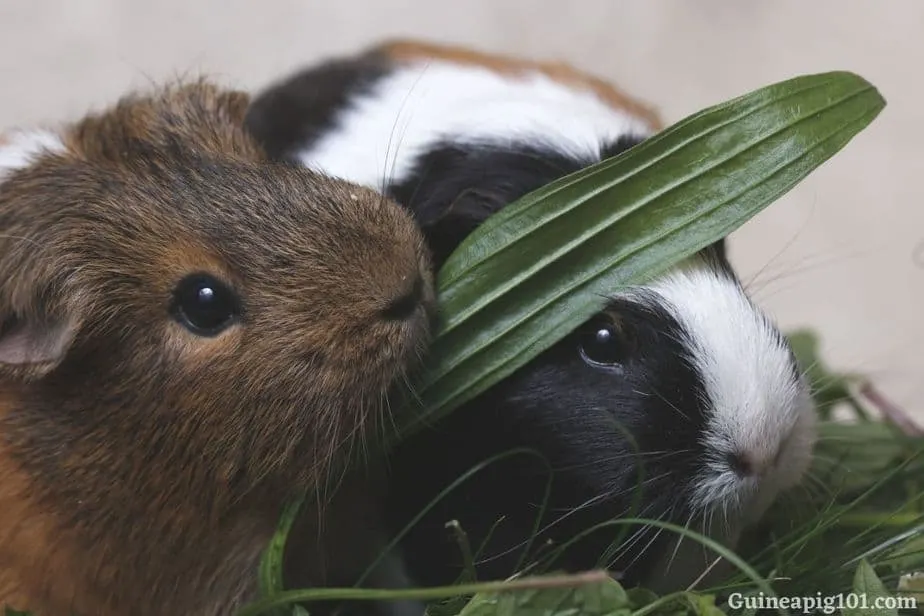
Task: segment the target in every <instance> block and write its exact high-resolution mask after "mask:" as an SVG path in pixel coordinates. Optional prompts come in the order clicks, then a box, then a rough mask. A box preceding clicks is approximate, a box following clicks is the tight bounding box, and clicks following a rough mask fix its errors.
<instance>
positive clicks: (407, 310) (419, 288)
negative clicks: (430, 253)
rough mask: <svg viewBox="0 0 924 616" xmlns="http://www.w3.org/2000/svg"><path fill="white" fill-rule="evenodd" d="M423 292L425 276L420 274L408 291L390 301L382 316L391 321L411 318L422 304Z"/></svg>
mask: <svg viewBox="0 0 924 616" xmlns="http://www.w3.org/2000/svg"><path fill="white" fill-rule="evenodd" d="M423 292H424V281H423V277H422V276H420V275H419V274H418V275H417V276H415V277H414V280H413V282H412V283H411V284H410V285H409V286H408V288H407V290H406V291H404V292H403V293H401V294H400V295H399V296H398V297H396V298H394V299H392V300H391V301H390V302H388V305H387V306H385V308H384V309H383V310H382V317H383V318H385V319H388V320H389V321H403V320H405V319H408V318H410V317H411V316H412V315H413V314H414V312H415V311H416V310H417V307H418V306H419V305H420V302H421V300H422V299H423Z"/></svg>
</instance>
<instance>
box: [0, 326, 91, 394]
mask: <svg viewBox="0 0 924 616" xmlns="http://www.w3.org/2000/svg"><path fill="white" fill-rule="evenodd" d="M76 329H77V328H76V324H75V323H73V322H72V321H70V320H68V319H49V318H45V319H20V318H16V317H11V318H7V319H6V320H5V321H4V322H3V323H2V325H0V374H4V375H9V376H16V377H23V378H27V379H29V378H39V377H42V376H44V375H45V374H47V373H48V372H50V371H51V370H53V369H54V368H55V367H56V366H58V364H60V363H61V360H63V359H64V356H65V355H66V354H67V351H68V349H69V348H70V347H71V343H72V342H73V341H74V335H75V332H76Z"/></svg>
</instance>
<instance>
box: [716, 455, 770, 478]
mask: <svg viewBox="0 0 924 616" xmlns="http://www.w3.org/2000/svg"><path fill="white" fill-rule="evenodd" d="M781 454H782V447H776V448H773V449H770V448H762V449H759V450H758V449H750V450H748V449H738V450H735V451H731V452H729V453H727V454H725V463H726V464H727V465H728V468H729V469H731V470H732V472H734V473H735V474H736V475H737V476H738V477H740V478H742V479H747V478H750V477H754V478H761V477H764V476H765V475H766V474H767V473H769V472H770V471H772V470H773V469H774V468H775V467H776V466H777V464H778V463H779V461H780V457H781Z"/></svg>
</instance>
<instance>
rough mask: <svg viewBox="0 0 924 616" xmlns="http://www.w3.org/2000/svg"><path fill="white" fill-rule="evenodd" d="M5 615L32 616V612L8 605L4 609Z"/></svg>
mask: <svg viewBox="0 0 924 616" xmlns="http://www.w3.org/2000/svg"><path fill="white" fill-rule="evenodd" d="M3 614H4V616H32V614H31V612H23V611H20V610H14V609H13V608H11V607H6V608H4V610H3Z"/></svg>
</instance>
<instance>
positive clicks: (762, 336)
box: [648, 267, 815, 518]
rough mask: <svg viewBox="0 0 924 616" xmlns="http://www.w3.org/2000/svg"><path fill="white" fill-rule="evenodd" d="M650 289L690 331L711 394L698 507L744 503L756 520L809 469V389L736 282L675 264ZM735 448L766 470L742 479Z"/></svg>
mask: <svg viewBox="0 0 924 616" xmlns="http://www.w3.org/2000/svg"><path fill="white" fill-rule="evenodd" d="M648 288H649V289H651V290H653V291H655V292H656V293H657V294H658V295H660V296H661V297H662V298H664V299H665V300H666V302H667V306H666V308H667V309H668V310H669V311H670V312H671V314H672V316H673V317H674V318H675V319H677V320H678V322H679V323H680V324H681V325H682V326H683V328H684V329H685V330H686V332H687V335H688V337H689V339H688V340H687V344H689V346H690V353H691V360H692V363H693V365H694V367H695V368H696V369H697V371H698V372H699V373H700V375H701V376H702V378H703V379H704V386H705V390H706V395H707V397H708V403H709V408H708V411H707V412H708V413H709V419H708V422H707V426H706V431H705V435H704V437H703V438H704V442H703V444H704V446H705V449H706V452H707V455H708V456H709V459H708V461H707V463H706V466H705V468H704V469H703V470H702V472H701V476H700V477H699V478H698V479H696V480H695V486H696V487H695V490H694V494H693V501H694V503H693V504H694V506H698V507H700V508H704V507H713V506H718V507H721V508H728V510H729V511H731V510H733V509H735V508H736V507H738V506H741V508H742V511H741V513H742V514H744V516H745V517H746V518H754V517H757V516H759V515H760V514H761V513H762V512H763V510H764V509H766V507H768V506H769V505H770V503H771V502H772V500H773V499H774V498H775V496H776V494H777V493H778V492H779V490H780V489H783V488H786V487H789V486H791V485H792V484H794V483H795V482H797V481H798V480H799V479H800V478H801V477H802V474H803V473H804V471H805V469H806V467H807V466H808V463H809V460H810V457H811V449H812V446H813V443H814V438H815V436H814V425H815V413H814V408H813V407H812V403H811V399H810V397H809V391H808V387H807V385H806V383H805V382H804V380H803V379H797V378H796V375H795V374H794V371H793V359H792V356H791V355H790V353H789V350H788V349H787V348H786V346H784V344H783V343H782V342H781V340H780V338H779V335H778V333H777V330H776V328H775V326H774V325H772V324H771V323H770V322H769V321H768V320H767V318H766V317H765V316H764V315H763V314H762V313H761V312H760V311H759V310H758V309H757V308H756V307H755V306H754V305H753V304H752V303H751V302H750V301H749V300H748V298H747V296H746V295H745V294H744V291H743V290H742V289H741V287H740V286H739V285H738V284H737V283H736V282H735V281H734V280H732V279H729V278H727V277H725V276H724V275H722V274H720V273H716V272H714V271H713V270H711V269H710V268H708V267H694V268H678V269H676V270H673V271H671V272H669V273H668V274H666V275H665V276H663V277H661V278H659V279H658V280H656V281H654V282H653V283H652V284H651V285H649V286H648ZM734 452H741V453H744V454H745V455H747V456H748V457H749V458H750V459H751V460H752V461H753V462H754V464H755V465H756V466H758V467H761V468H765V469H766V473H765V474H763V475H762V476H760V477H748V478H741V477H739V476H738V475H736V474H735V473H734V472H733V471H732V470H731V468H729V466H728V464H727V462H726V461H725V455H726V454H732V453H734Z"/></svg>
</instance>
